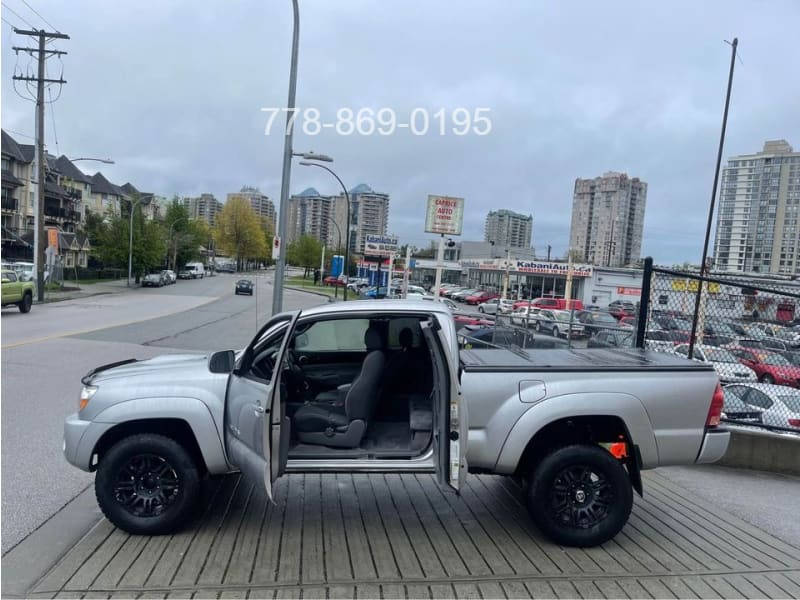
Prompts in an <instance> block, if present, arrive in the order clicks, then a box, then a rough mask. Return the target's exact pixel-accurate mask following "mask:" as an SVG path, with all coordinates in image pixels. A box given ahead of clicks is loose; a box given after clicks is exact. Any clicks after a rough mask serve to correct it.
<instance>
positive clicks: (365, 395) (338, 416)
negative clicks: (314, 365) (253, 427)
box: [294, 326, 386, 448]
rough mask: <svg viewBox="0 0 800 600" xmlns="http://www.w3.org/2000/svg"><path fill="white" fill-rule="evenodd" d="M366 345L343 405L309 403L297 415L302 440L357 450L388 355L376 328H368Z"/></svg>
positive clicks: (377, 396) (371, 412)
mask: <svg viewBox="0 0 800 600" xmlns="http://www.w3.org/2000/svg"><path fill="white" fill-rule="evenodd" d="M364 343H365V345H366V347H367V355H366V357H365V358H364V362H363V363H362V364H361V371H360V372H359V374H358V375H357V376H356V378H355V379H354V380H353V383H352V385H351V386H350V388H349V389H348V390H347V395H346V396H345V399H344V403H343V404H342V405H337V404H330V403H309V404H304V405H303V406H301V407H300V408H298V409H297V412H295V414H294V429H295V432H296V433H297V439H298V440H299V441H301V442H305V443H307V444H318V445H322V446H333V447H335V448H357V447H358V446H359V444H361V439H362V438H363V437H364V433H365V432H366V431H367V424H368V423H369V420H370V419H371V418H372V414H373V413H374V412H375V406H376V404H377V402H378V398H379V397H380V386H381V381H382V379H383V371H384V367H385V366H386V353H385V352H384V350H383V341H382V339H381V334H380V332H379V331H378V329H377V328H375V327H372V326H370V327H369V328H367V331H366V332H365V333H364Z"/></svg>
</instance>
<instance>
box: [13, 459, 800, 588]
mask: <svg viewBox="0 0 800 600" xmlns="http://www.w3.org/2000/svg"><path fill="white" fill-rule="evenodd" d="M645 489H646V496H645V498H644V499H640V498H638V497H637V499H636V505H635V508H634V513H633V515H632V518H631V521H630V523H629V524H628V526H627V527H626V528H625V529H624V530H623V532H622V533H621V534H620V535H619V536H617V538H616V539H615V540H613V541H611V542H609V543H607V544H606V545H605V546H603V547H601V548H592V549H585V550H584V549H574V548H563V547H559V546H555V545H553V544H552V543H550V542H548V541H546V540H545V539H544V538H543V537H542V536H541V535H540V534H539V533H538V532H537V531H536V529H535V527H534V526H533V525H532V523H531V521H530V519H529V518H528V516H527V513H526V511H525V509H524V506H523V505H522V503H521V501H520V491H519V488H517V487H516V486H515V484H513V483H512V482H511V481H509V480H508V479H506V478H501V477H494V476H471V477H470V478H469V485H468V486H467V489H466V490H465V491H464V493H463V494H462V496H461V498H458V497H455V496H453V495H451V494H447V493H442V492H441V491H440V490H439V488H438V487H437V486H436V484H435V483H434V481H433V479H432V477H430V476H427V475H392V476H383V475H334V474H325V475H291V476H287V477H284V478H282V479H280V480H279V481H278V483H277V485H276V495H275V500H276V502H275V504H271V503H269V502H267V501H266V500H265V499H264V498H263V497H260V496H259V495H258V494H256V493H255V492H254V489H253V487H252V486H250V485H248V484H247V483H246V482H245V481H244V480H242V479H241V478H240V477H238V476H229V477H225V478H222V479H217V480H215V481H212V482H209V484H208V486H207V489H206V490H204V493H205V494H206V495H207V504H206V505H207V507H208V508H207V511H206V512H205V513H204V514H203V515H202V516H200V517H198V519H197V522H196V523H195V524H194V525H193V526H192V527H191V528H189V529H188V530H186V531H184V532H182V533H179V534H177V535H174V536H167V537H153V538H147V537H136V536H130V535H128V534H125V533H123V532H121V531H119V530H116V529H115V528H114V527H112V526H111V525H110V524H109V523H108V522H107V521H105V520H103V521H101V522H100V523H99V524H98V525H96V526H95V527H94V528H93V529H92V530H91V531H90V532H89V534H88V535H87V536H86V537H85V538H84V539H83V540H82V541H80V542H79V543H78V544H77V545H76V546H75V547H73V548H72V549H71V550H70V551H69V552H68V553H67V554H66V556H65V557H64V558H63V559H62V560H61V561H60V562H59V563H58V564H57V565H56V566H55V567H54V568H53V569H52V570H51V571H50V572H49V573H48V574H47V575H46V576H44V577H43V578H42V579H41V580H39V582H38V583H37V584H36V585H35V586H34V587H33V588H32V589H31V590H30V591H29V594H28V595H29V596H30V597H34V598H48V597H59V598H78V597H92V598H108V597H146V598H164V597H169V598H189V597H196V598H217V597H219V598H244V597H256V598H264V597H266V598H273V597H294V598H297V597H309V596H310V597H356V596H357V597H370V598H378V597H384V598H406V597H408V598H418V597H442V596H447V597H452V596H456V597H471V598H478V597H500V598H503V597H509V598H522V597H536V598H540V597H547V598H558V597H583V598H603V597H609V598H612V597H614V598H616V597H623V598H625V597H631V598H641V597H644V598H647V597H654V598H663V597H666V598H672V597H679V598H688V597H702V598H706V597H708V598H717V597H726V598H728V597H747V598H754V597H771V598H772V597H774V598H777V597H798V596H800V548H798V547H796V546H793V545H791V544H788V543H785V542H783V541H781V540H779V539H777V538H775V537H774V536H771V535H769V534H768V533H766V532H764V531H762V530H761V529H758V528H756V527H754V526H752V525H749V524H748V523H746V522H745V521H743V520H741V519H739V518H737V517H735V516H733V515H731V514H729V513H726V512H724V511H722V510H720V509H719V508H718V507H717V506H715V505H713V504H709V503H707V502H706V501H704V500H702V499H700V498H699V497H698V496H696V495H694V494H692V493H691V492H689V491H687V490H686V489H684V488H681V487H679V486H676V485H675V484H674V483H673V482H672V481H670V480H669V479H666V478H665V477H663V476H662V475H660V474H658V473H657V472H656V473H647V474H646V481H645Z"/></svg>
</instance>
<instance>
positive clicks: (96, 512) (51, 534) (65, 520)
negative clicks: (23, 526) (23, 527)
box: [2, 484, 103, 598]
mask: <svg viewBox="0 0 800 600" xmlns="http://www.w3.org/2000/svg"><path fill="white" fill-rule="evenodd" d="M93 499H94V485H92V484H90V485H88V486H87V487H86V488H85V489H84V490H83V491H82V492H81V493H79V494H78V495H77V496H75V497H74V498H73V499H72V500H70V501H69V502H67V504H65V505H64V506H63V507H62V508H61V509H60V510H59V511H58V512H57V513H56V514H54V515H53V516H52V517H50V518H49V519H48V520H47V521H45V522H44V523H42V524H41V525H40V526H39V527H38V528H37V529H35V530H34V531H33V532H31V533H30V534H29V535H28V537H26V538H25V539H23V540H22V541H21V542H19V543H18V544H17V545H16V546H14V547H13V548H12V549H11V550H9V551H8V552H7V553H6V554H4V555H3V583H2V595H3V597H4V598H26V597H27V596H28V593H29V592H30V590H32V589H33V587H34V586H35V585H36V582H38V581H39V580H40V579H41V578H42V577H44V576H45V575H46V574H47V573H49V572H50V570H51V569H52V568H53V567H54V566H55V565H56V564H58V561H60V560H61V559H62V558H63V557H64V556H65V555H66V554H67V552H69V551H70V550H71V549H72V548H73V546H75V545H76V544H77V543H78V542H79V541H80V540H81V539H82V538H83V537H84V536H85V535H86V534H87V533H88V532H89V531H91V529H92V528H93V527H94V526H95V525H96V524H97V523H99V522H100V521H101V520H102V518H103V515H102V513H101V512H100V509H99V508H98V507H97V504H96V503H95V502H93Z"/></svg>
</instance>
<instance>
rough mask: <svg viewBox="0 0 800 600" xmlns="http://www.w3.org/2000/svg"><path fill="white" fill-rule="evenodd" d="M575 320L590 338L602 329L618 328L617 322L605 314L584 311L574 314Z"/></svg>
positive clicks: (611, 316)
mask: <svg viewBox="0 0 800 600" xmlns="http://www.w3.org/2000/svg"><path fill="white" fill-rule="evenodd" d="M575 318H576V319H577V320H578V321H579V322H580V323H582V324H583V327H584V330H585V331H586V333H587V335H590V336H592V335H594V334H595V333H597V332H598V331H601V330H603V329H618V328H619V322H618V321H617V320H616V319H615V318H614V317H613V315H610V314H609V313H607V312H600V311H591V312H590V311H586V310H585V311H581V312H579V313H576V315H575Z"/></svg>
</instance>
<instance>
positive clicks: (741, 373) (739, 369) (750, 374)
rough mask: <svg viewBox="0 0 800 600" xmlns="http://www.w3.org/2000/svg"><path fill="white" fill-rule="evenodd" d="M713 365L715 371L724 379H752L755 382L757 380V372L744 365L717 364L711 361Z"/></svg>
mask: <svg viewBox="0 0 800 600" xmlns="http://www.w3.org/2000/svg"><path fill="white" fill-rule="evenodd" d="M710 362H711V364H712V365H713V366H714V370H715V371H716V372H717V374H718V375H719V376H720V377H721V378H722V379H731V378H737V379H743V378H744V379H751V380H753V381H755V380H756V379H757V377H756V372H755V371H753V369H751V368H750V367H748V366H746V365H743V364H741V363H728V362H716V361H710Z"/></svg>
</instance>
